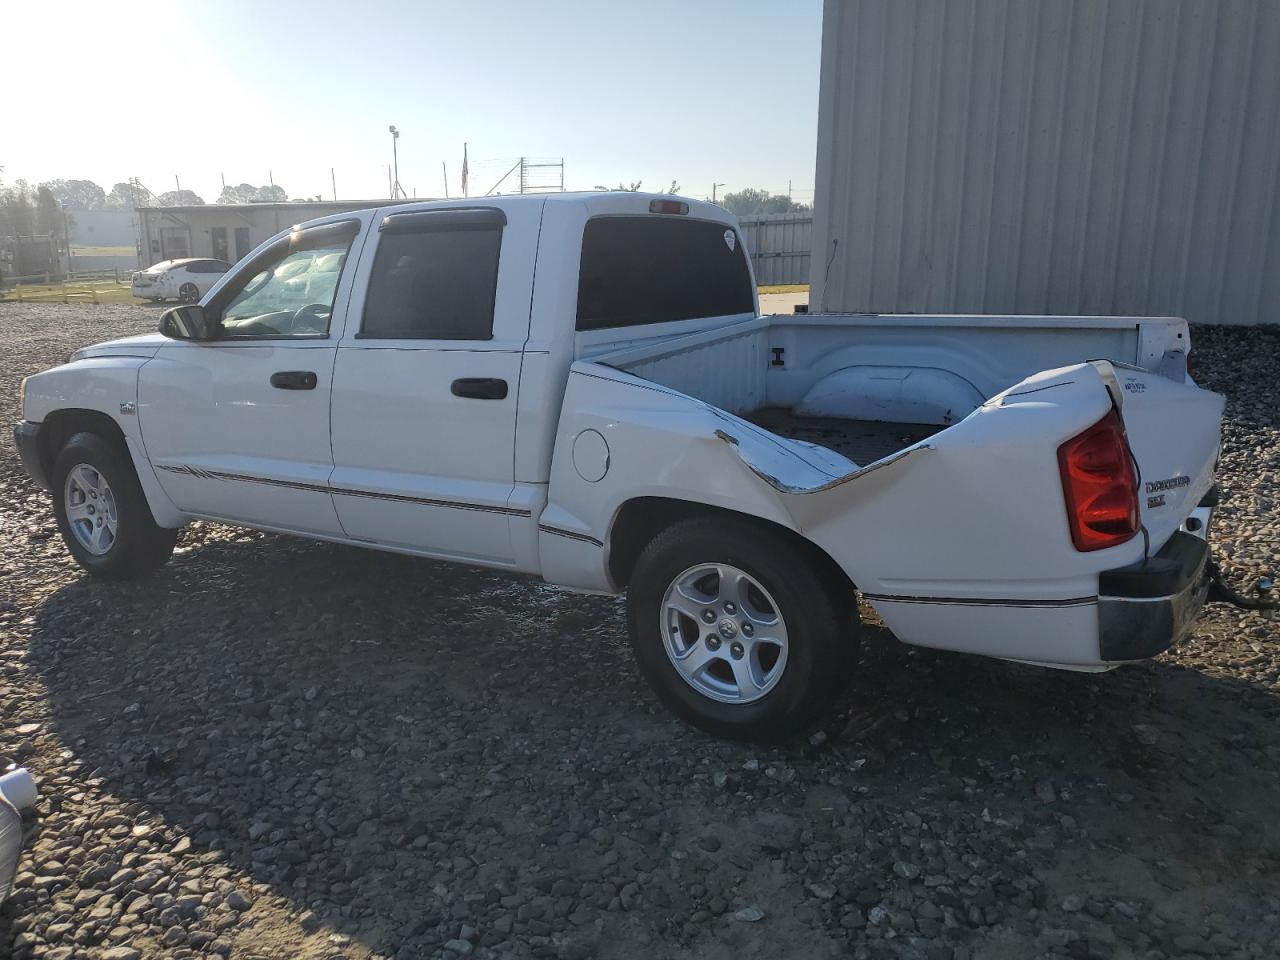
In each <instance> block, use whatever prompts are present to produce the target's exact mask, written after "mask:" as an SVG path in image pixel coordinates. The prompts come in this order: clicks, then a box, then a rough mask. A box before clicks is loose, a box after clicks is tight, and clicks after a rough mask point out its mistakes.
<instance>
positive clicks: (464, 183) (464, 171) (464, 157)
mask: <svg viewBox="0 0 1280 960" xmlns="http://www.w3.org/2000/svg"><path fill="white" fill-rule="evenodd" d="M462 195H463V196H464V197H469V196H471V194H469V193H467V145H466V144H465V143H464V144H463V145H462Z"/></svg>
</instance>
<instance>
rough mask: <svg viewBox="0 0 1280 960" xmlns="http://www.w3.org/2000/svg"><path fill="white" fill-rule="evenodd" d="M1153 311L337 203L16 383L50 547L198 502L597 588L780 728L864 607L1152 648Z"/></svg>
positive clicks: (1155, 599) (1051, 645)
mask: <svg viewBox="0 0 1280 960" xmlns="http://www.w3.org/2000/svg"><path fill="white" fill-rule="evenodd" d="M1189 346H1190V345H1189V342H1188V331H1187V326H1186V324H1185V322H1183V321H1181V320H1176V319H1152V318H1135V317H1128V318H1125V317H991V316H987V317H982V316H970V317H962V316H870V315H794V316H761V315H760V314H759V309H758V301H757V297H756V288H755V284H754V280H753V277H752V272H751V266H750V262H749V259H748V258H747V256H746V255H745V252H744V250H743V247H742V241H741V238H740V236H739V234H738V230H737V224H736V221H735V219H734V218H733V217H732V216H731V215H729V214H728V213H726V212H725V211H724V210H723V209H721V208H719V207H716V206H712V205H709V204H705V203H699V202H697V201H693V200H684V199H677V198H674V197H669V196H652V195H645V194H636V193H591V194H558V195H553V196H537V197H533V196H526V197H495V198H484V199H473V200H467V201H454V202H443V203H442V202H434V203H421V204H409V205H397V206H394V207H388V208H384V209H376V210H365V211H362V212H358V213H344V214H339V215H336V216H333V217H329V218H325V219H322V220H317V221H314V222H310V223H306V224H303V225H301V226H298V227H294V228H293V229H292V230H290V231H287V232H285V233H282V234H280V235H279V236H277V237H275V238H273V239H272V240H269V241H268V242H266V243H265V244H263V245H262V246H261V247H259V248H258V249H257V250H255V251H254V252H253V253H252V254H251V255H250V256H249V257H248V258H247V259H246V260H244V261H243V262H241V263H240V264H238V265H237V266H236V267H235V268H234V269H233V270H231V271H230V272H229V273H227V274H226V276H224V277H223V278H222V279H221V280H220V281H219V282H218V284H217V285H216V286H215V287H214V288H213V289H212V290H211V291H210V292H209V293H208V294H207V295H206V296H205V297H204V298H203V300H202V301H201V303H199V304H196V305H188V306H180V307H175V308H173V309H171V310H169V311H168V312H167V313H165V314H164V316H163V318H162V320H161V323H160V332H159V333H157V334H152V335H148V336H139V337H130V338H127V339H123V340H114V341H111V342H109V343H103V344H99V345H97V346H93V347H88V348H86V349H83V350H79V351H77V352H76V353H75V354H74V355H73V356H72V357H71V359H70V362H68V363H67V364H65V365H63V366H60V367H56V368H54V369H52V370H48V371H46V372H44V373H40V374H37V375H35V376H32V377H29V378H28V379H27V380H26V381H25V382H24V384H23V404H22V410H23V418H24V419H23V421H22V422H21V423H20V424H18V426H17V428H16V439H17V445H18V448H19V449H20V451H21V454H22V457H23V460H24V462H25V464H26V467H27V469H28V471H29V472H30V474H31V475H32V476H33V477H34V478H35V479H36V480H37V481H38V482H40V483H41V484H43V485H44V486H45V487H46V488H48V489H50V490H51V491H52V493H53V507H54V511H55V513H56V515H57V521H58V525H59V528H60V529H61V531H62V535H63V538H64V539H65V541H66V544H67V547H68V549H69V550H70V551H71V553H72V554H73V555H74V556H75V558H76V559H77V560H78V561H79V562H80V564H81V565H83V566H84V567H85V569H87V570H88V571H90V572H91V573H95V574H100V575H103V576H126V575H133V574H139V573H143V572H146V571H148V570H151V569H152V568H155V567H157V566H159V565H160V564H162V563H164V562H165V560H166V559H167V558H168V556H169V554H170V552H171V550H172V548H173V545H174V539H175V536H176V530H177V529H178V528H179V527H181V526H182V525H183V524H185V523H187V522H188V521H191V520H195V519H205V520H216V521H220V522H226V523H231V524H238V525H241V526H246V527H254V528H258V529H261V530H272V531H279V532H283V533H291V534H300V535H303V536H308V537H315V538H317V539H322V540H330V541H335V542H340V543H348V544H356V545H360V546H368V547H374V548H377V549H382V550H394V551H399V552H403V553H411V554H417V555H421V556H425V557H436V558H441V559H448V560H457V561H462V562H466V563H473V564H483V565H486V566H490V567H497V568H502V569H507V570H512V571H523V572H527V573H533V574H537V575H540V576H542V577H543V578H545V579H546V580H547V581H549V582H551V583H555V584H561V585H563V586H566V587H571V588H576V589H581V590H587V591H599V592H605V593H611V594H612V593H621V592H624V591H625V592H626V594H627V601H628V609H629V625H630V634H631V642H632V644H633V647H634V652H635V655H636V658H637V660H638V662H639V665H640V668H641V670H642V672H643V673H644V675H645V677H646V678H647V679H648V681H649V682H650V683H651V684H652V686H653V688H654V689H655V690H656V692H657V693H658V695H659V696H660V697H661V698H662V700H663V701H664V702H665V703H666V704H667V705H669V706H670V708H671V709H673V710H674V711H675V712H676V713H678V714H679V715H680V716H682V717H684V718H686V719H687V720H689V721H691V722H693V723H696V724H698V725H700V726H702V727H704V728H706V729H708V730H711V731H713V732H715V733H717V734H720V735H725V736H734V737H745V738H771V737H774V738H776V737H781V736H786V735H788V734H790V733H792V732H794V731H795V730H797V729H798V728H799V727H801V726H802V725H804V724H805V723H807V722H809V721H810V720H811V719H812V718H813V717H814V716H815V714H816V713H817V711H819V710H821V709H822V708H823V707H824V706H825V705H827V704H828V703H829V702H830V700H831V698H832V696H833V695H834V693H835V692H836V690H837V688H838V686H839V683H840V680H841V679H842V677H844V676H845V675H847V673H848V669H849V666H848V665H849V662H850V654H851V651H852V650H853V649H854V647H855V644H856V642H857V637H858V622H859V613H858V605H857V602H856V600H857V598H858V597H859V596H861V597H862V599H863V600H865V601H866V602H867V603H869V604H870V605H871V607H873V608H874V609H875V611H876V612H877V613H878V614H879V615H880V617H881V618H883V620H884V622H885V623H886V624H887V625H888V626H889V628H890V629H891V630H892V631H893V632H894V634H896V636H897V637H898V638H899V639H901V640H902V641H904V642H906V643H912V644H920V645H924V646H929V647H937V648H941V649H946V650H956V651H964V652H967V653H976V654H984V655H987V656H993V657H1002V658H1007V659H1012V660H1019V661H1025V662H1030V663H1037V664H1043V665H1046V666H1053V667H1062V668H1067V669H1073V670H1089V671H1096V670H1104V669H1107V668H1110V667H1113V666H1115V665H1117V664H1120V663H1124V662H1126V661H1133V660H1138V659H1141V658H1145V657H1150V656H1152V655H1154V654H1156V653H1158V652H1160V651H1162V650H1164V649H1166V648H1167V647H1168V646H1169V645H1170V644H1171V643H1174V642H1176V641H1177V640H1178V639H1179V638H1180V637H1181V636H1183V635H1184V633H1185V632H1186V631H1187V630H1188V628H1189V625H1190V623H1191V621H1192V620H1193V619H1194V618H1195V616H1196V614H1197V612H1198V610H1199V608H1200V606H1201V604H1202V603H1203V602H1204V599H1205V593H1206V590H1207V578H1206V576H1205V568H1206V562H1207V558H1208V550H1207V544H1206V535H1207V530H1208V525H1209V517H1210V514H1211V512H1212V508H1213V504H1214V503H1215V495H1216V494H1215V490H1216V488H1215V485H1214V466H1215V460H1216V458H1217V453H1218V445H1219V427H1220V417H1221V413H1222V408H1223V401H1222V398H1221V397H1220V396H1218V395H1217V394H1214V393H1210V392H1207V391H1205V390H1202V389H1200V388H1198V387H1197V386H1196V385H1195V384H1194V383H1193V382H1191V380H1190V379H1189V377H1188V375H1187V356H1188V351H1189Z"/></svg>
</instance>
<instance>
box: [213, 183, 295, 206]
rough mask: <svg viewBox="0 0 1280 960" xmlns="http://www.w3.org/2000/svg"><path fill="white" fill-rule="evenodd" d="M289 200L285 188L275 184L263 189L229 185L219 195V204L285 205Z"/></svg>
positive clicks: (246, 185)
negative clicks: (272, 203) (267, 203)
mask: <svg viewBox="0 0 1280 960" xmlns="http://www.w3.org/2000/svg"><path fill="white" fill-rule="evenodd" d="M288 199H289V194H288V193H286V192H285V189H284V187H281V186H278V185H277V184H274V183H273V184H271V185H269V186H263V187H255V186H254V185H253V184H251V183H241V184H237V185H236V186H231V185H227V186H225V187H223V188H222V193H220V194H218V202H219V203H263V202H276V203H283V202H284V201H285V200H288Z"/></svg>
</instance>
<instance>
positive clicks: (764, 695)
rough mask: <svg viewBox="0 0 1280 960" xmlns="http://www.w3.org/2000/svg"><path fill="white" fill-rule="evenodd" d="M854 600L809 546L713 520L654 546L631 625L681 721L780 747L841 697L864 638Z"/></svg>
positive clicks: (636, 644) (647, 665)
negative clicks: (774, 742) (856, 649)
mask: <svg viewBox="0 0 1280 960" xmlns="http://www.w3.org/2000/svg"><path fill="white" fill-rule="evenodd" d="M844 587H845V588H846V589H849V590H851V589H852V588H849V587H848V585H847V584H845V585H844ZM850 599H851V598H849V597H844V596H843V595H842V592H841V585H840V584H839V583H838V582H837V581H836V580H835V578H834V577H833V576H832V575H831V573H830V572H829V571H828V570H827V569H825V568H824V566H823V565H822V564H821V563H820V562H819V559H818V558H815V557H814V556H813V555H812V554H811V553H810V552H809V551H807V550H805V549H803V547H802V545H797V544H795V543H793V542H792V541H791V540H790V539H788V538H786V537H784V536H782V535H779V534H777V533H774V532H772V531H770V530H768V529H766V528H762V527H758V526H755V525H752V524H748V523H745V522H741V521H735V520H729V519H719V518H707V519H696V520H688V521H684V522H682V523H678V524H676V525H674V526H672V527H670V528H668V529H667V530H665V531H664V532H662V533H661V534H659V535H658V536H657V537H655V538H654V540H653V541H652V542H651V543H650V544H649V545H648V547H646V548H645V550H644V551H643V553H642V554H641V555H640V558H639V560H638V561H637V563H636V569H635V572H634V574H633V576H632V579H631V584H630V586H629V587H628V589H627V616H628V625H629V627H630V633H631V643H632V646H633V649H634V651H635V656H636V661H637V663H638V664H639V667H640V671H641V673H642V674H643V675H644V677H645V679H646V680H647V681H648V682H649V684H650V686H651V687H652V688H653V690H654V692H655V693H656V694H657V695H658V697H659V698H660V699H661V700H662V701H663V703H664V704H665V705H666V706H667V707H668V708H670V709H671V710H672V711H673V712H674V713H675V714H677V715H678V716H680V717H681V718H683V719H684V720H686V721H688V722H689V723H692V724H694V725H695V726H698V727H701V728H702V729H704V730H707V731H708V732H710V733H713V734H715V735H717V736H721V737H728V738H731V739H737V740H780V739H784V738H786V737H788V736H791V735H792V734H794V733H796V732H797V731H799V730H800V729H802V728H803V727H804V726H805V725H806V724H807V723H809V722H810V721H812V720H813V719H814V718H815V717H816V716H817V715H818V714H819V713H821V712H822V711H823V710H824V709H826V708H827V707H828V706H829V705H830V703H831V700H832V699H833V698H834V696H835V695H836V693H837V692H839V689H840V684H841V681H842V680H843V679H844V677H845V675H846V669H845V667H846V665H847V664H848V662H849V660H850V657H849V653H850V651H851V649H852V646H853V644H855V643H856V640H857V638H856V636H855V635H854V634H855V631H856V620H853V622H852V623H851V622H850V620H851V618H850V617H848V616H847V613H848V611H849V610H850V609H851V607H852V605H851V603H850V602H849V600H850Z"/></svg>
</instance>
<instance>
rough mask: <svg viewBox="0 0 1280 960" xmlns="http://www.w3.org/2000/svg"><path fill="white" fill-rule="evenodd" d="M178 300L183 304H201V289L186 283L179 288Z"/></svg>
mask: <svg viewBox="0 0 1280 960" xmlns="http://www.w3.org/2000/svg"><path fill="white" fill-rule="evenodd" d="M178 300H179V301H180V302H181V303H199V302H200V289H199V288H198V287H197V286H196V285H195V284H194V283H184V284H183V285H182V286H180V287H179V288H178Z"/></svg>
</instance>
